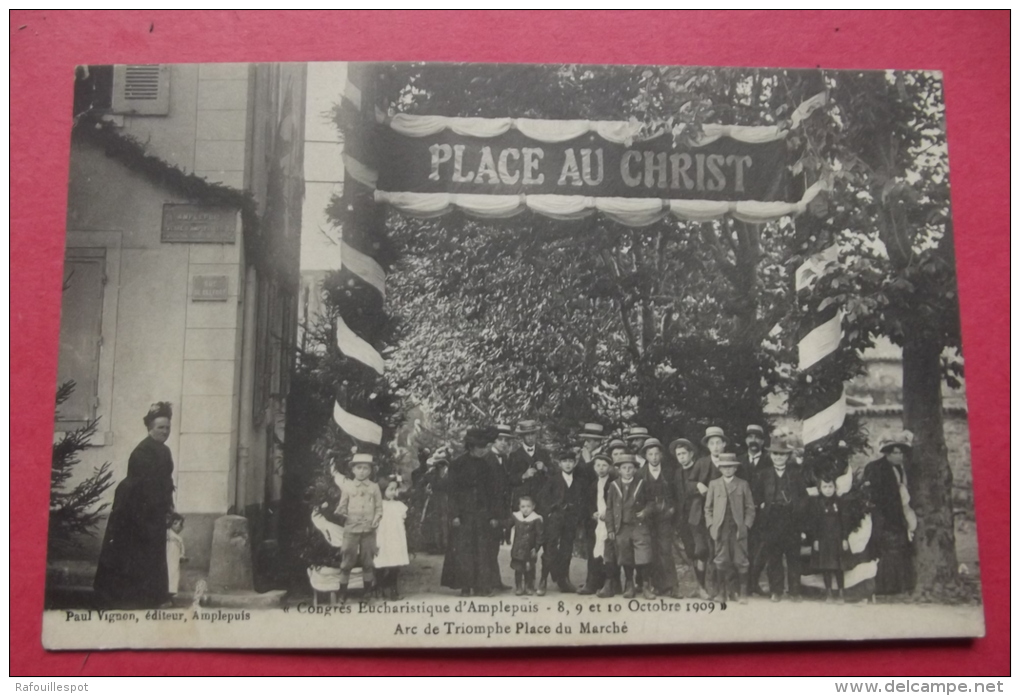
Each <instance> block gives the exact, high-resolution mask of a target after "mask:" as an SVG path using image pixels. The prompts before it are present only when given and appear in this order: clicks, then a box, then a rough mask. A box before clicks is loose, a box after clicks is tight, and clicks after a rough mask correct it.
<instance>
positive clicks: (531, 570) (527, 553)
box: [510, 495, 542, 597]
mask: <svg viewBox="0 0 1020 696" xmlns="http://www.w3.org/2000/svg"><path fill="white" fill-rule="evenodd" d="M513 518H514V526H513V542H512V544H511V546H510V567H511V568H513V569H514V594H515V595H517V596H518V597H520V596H521V595H523V594H529V595H530V594H534V593H535V566H536V564H537V563H538V550H539V549H540V548H541V547H542V516H541V515H539V514H537V513H536V512H535V501H534V499H533V498H532V497H531V496H530V495H522V496H521V497H520V498H518V499H517V511H516V512H515V513H514V514H513Z"/></svg>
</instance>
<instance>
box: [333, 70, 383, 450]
mask: <svg viewBox="0 0 1020 696" xmlns="http://www.w3.org/2000/svg"><path fill="white" fill-rule="evenodd" d="M374 74H375V66H374V65H373V64H372V63H349V64H348V67H347V83H346V85H345V87H344V93H343V98H342V101H341V105H340V118H341V129H342V131H343V135H344V149H343V164H344V186H343V194H342V217H341V239H342V241H341V244H340V264H341V266H340V279H341V287H342V301H341V303H340V305H339V316H338V317H337V319H336V344H337V347H338V348H339V350H340V352H342V353H343V355H344V356H345V357H347V358H349V359H350V363H351V365H352V367H351V368H350V370H349V372H350V375H349V378H348V379H346V380H344V381H343V382H342V383H341V384H340V385H338V388H337V398H336V403H335V405H334V407H333V419H334V420H335V421H336V424H337V425H338V426H339V427H340V429H341V430H343V431H344V432H345V433H347V434H348V435H349V436H350V437H352V438H353V439H355V440H357V441H358V443H359V445H360V444H362V443H363V444H367V445H374V446H379V445H381V444H382V437H383V429H382V418H381V415H380V409H379V408H378V407H377V406H376V404H374V403H373V401H374V399H375V397H376V390H375V389H373V388H372V386H373V385H374V384H376V383H377V382H378V379H379V377H381V376H382V374H383V370H384V360H383V357H382V355H381V354H380V353H379V351H378V350H377V348H376V346H377V345H379V333H380V331H381V329H382V327H383V326H384V325H385V319H386V316H385V312H384V300H385V294H386V271H385V268H384V261H385V254H386V244H385V221H384V211H383V210H382V209H381V208H382V206H381V204H378V203H376V202H375V186H376V180H377V178H378V165H377V160H376V152H375V148H374V129H375V108H374V104H375V89H376V80H375V76H374Z"/></svg>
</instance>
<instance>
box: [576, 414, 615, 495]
mask: <svg viewBox="0 0 1020 696" xmlns="http://www.w3.org/2000/svg"><path fill="white" fill-rule="evenodd" d="M577 437H578V438H579V439H580V440H581V451H580V452H578V453H577V466H576V467H575V468H574V475H575V476H579V477H580V478H581V480H582V481H585V482H586V483H590V482H592V481H594V480H595V471H594V469H592V460H593V459H594V458H595V455H596V454H598V453H599V452H601V451H602V445H603V443H604V442H605V441H606V440H607V439H608V438H607V437H606V434H605V429H604V428H603V427H602V425H601V424H599V423H585V424H584V425H583V426H582V427H581V432H579V433H578V434H577Z"/></svg>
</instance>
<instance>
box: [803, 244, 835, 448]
mask: <svg viewBox="0 0 1020 696" xmlns="http://www.w3.org/2000/svg"><path fill="white" fill-rule="evenodd" d="M838 261H839V248H838V247H837V246H836V245H835V244H833V245H831V246H829V247H827V248H825V249H823V250H822V251H820V252H818V253H816V254H813V255H811V256H809V257H808V258H807V259H806V260H805V261H804V263H802V264H801V265H800V267H799V268H798V269H797V272H796V275H795V277H794V282H795V286H796V289H797V293H798V295H799V294H800V293H801V292H803V291H810V290H811V289H812V288H813V287H814V285H815V283H816V282H817V281H818V279H819V278H821V277H822V276H823V275H824V274H825V272H826V270H827V269H828V268H829V267H831V266H832V265H834V264H836V263H837V262H838ZM842 326H843V313H842V311H841V309H840V308H839V306H838V305H836V304H835V303H832V304H829V305H827V306H823V307H821V308H819V309H818V310H816V311H815V312H814V314H813V315H812V317H811V321H810V323H809V327H808V329H807V331H806V332H805V333H804V335H803V336H802V337H801V339H800V341H799V342H798V343H797V353H798V361H799V364H798V369H799V370H800V371H801V373H802V374H804V375H805V377H804V379H805V381H807V382H808V383H810V384H811V385H812V387H811V390H810V392H811V396H810V399H809V401H808V404H807V408H806V410H805V413H804V416H803V432H802V439H803V441H804V446H805V447H808V446H810V445H812V444H817V443H819V442H820V441H821V440H823V439H824V438H827V437H830V436H832V435H834V434H835V433H837V431H838V430H839V429H840V428H842V427H843V421H844V420H845V419H846V393H845V391H844V388H843V383H842V382H841V381H840V382H835V383H831V382H830V383H826V382H825V380H823V379H818V378H817V374H818V373H819V372H820V371H821V367H822V366H823V365H824V364H825V361H826V358H828V357H829V356H831V355H833V354H834V353H835V352H836V351H837V350H838V349H839V346H840V342H841V341H842V339H843V328H842Z"/></svg>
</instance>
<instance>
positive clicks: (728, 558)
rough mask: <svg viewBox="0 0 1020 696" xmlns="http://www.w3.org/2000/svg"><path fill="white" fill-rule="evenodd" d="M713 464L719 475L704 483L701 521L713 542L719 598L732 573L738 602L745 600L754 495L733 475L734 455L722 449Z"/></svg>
mask: <svg viewBox="0 0 1020 696" xmlns="http://www.w3.org/2000/svg"><path fill="white" fill-rule="evenodd" d="M716 466H717V467H718V469H719V473H720V476H719V478H717V479H714V480H712V481H711V482H710V483H709V484H708V494H707V495H706V496H705V522H706V525H707V526H708V532H709V535H710V536H711V538H712V542H713V543H714V545H715V558H714V559H713V563H714V564H715V568H716V573H717V576H718V581H719V582H718V584H719V588H720V589H721V592H720V594H721V599H722V601H724V602H725V601H726V600H727V599H728V598H729V596H730V588H731V584H732V580H733V575H734V574H736V575H737V578H738V586H737V587H738V589H737V592H736V596H737V598H739V600H740V603H741V604H746V603H747V590H746V587H747V576H748V570H749V568H750V561H749V559H748V557H747V536H748V532H749V530H750V529H751V527H752V526H753V525H754V515H755V509H754V499H753V497H752V495H751V486H750V485H749V484H748V483H747V481H745V480H743V479H741V478H737V469H738V468H739V467H740V462H739V461H737V455H735V454H730V453H727V452H723V453H722V454H720V455H719V459H718V462H717V464H716Z"/></svg>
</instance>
